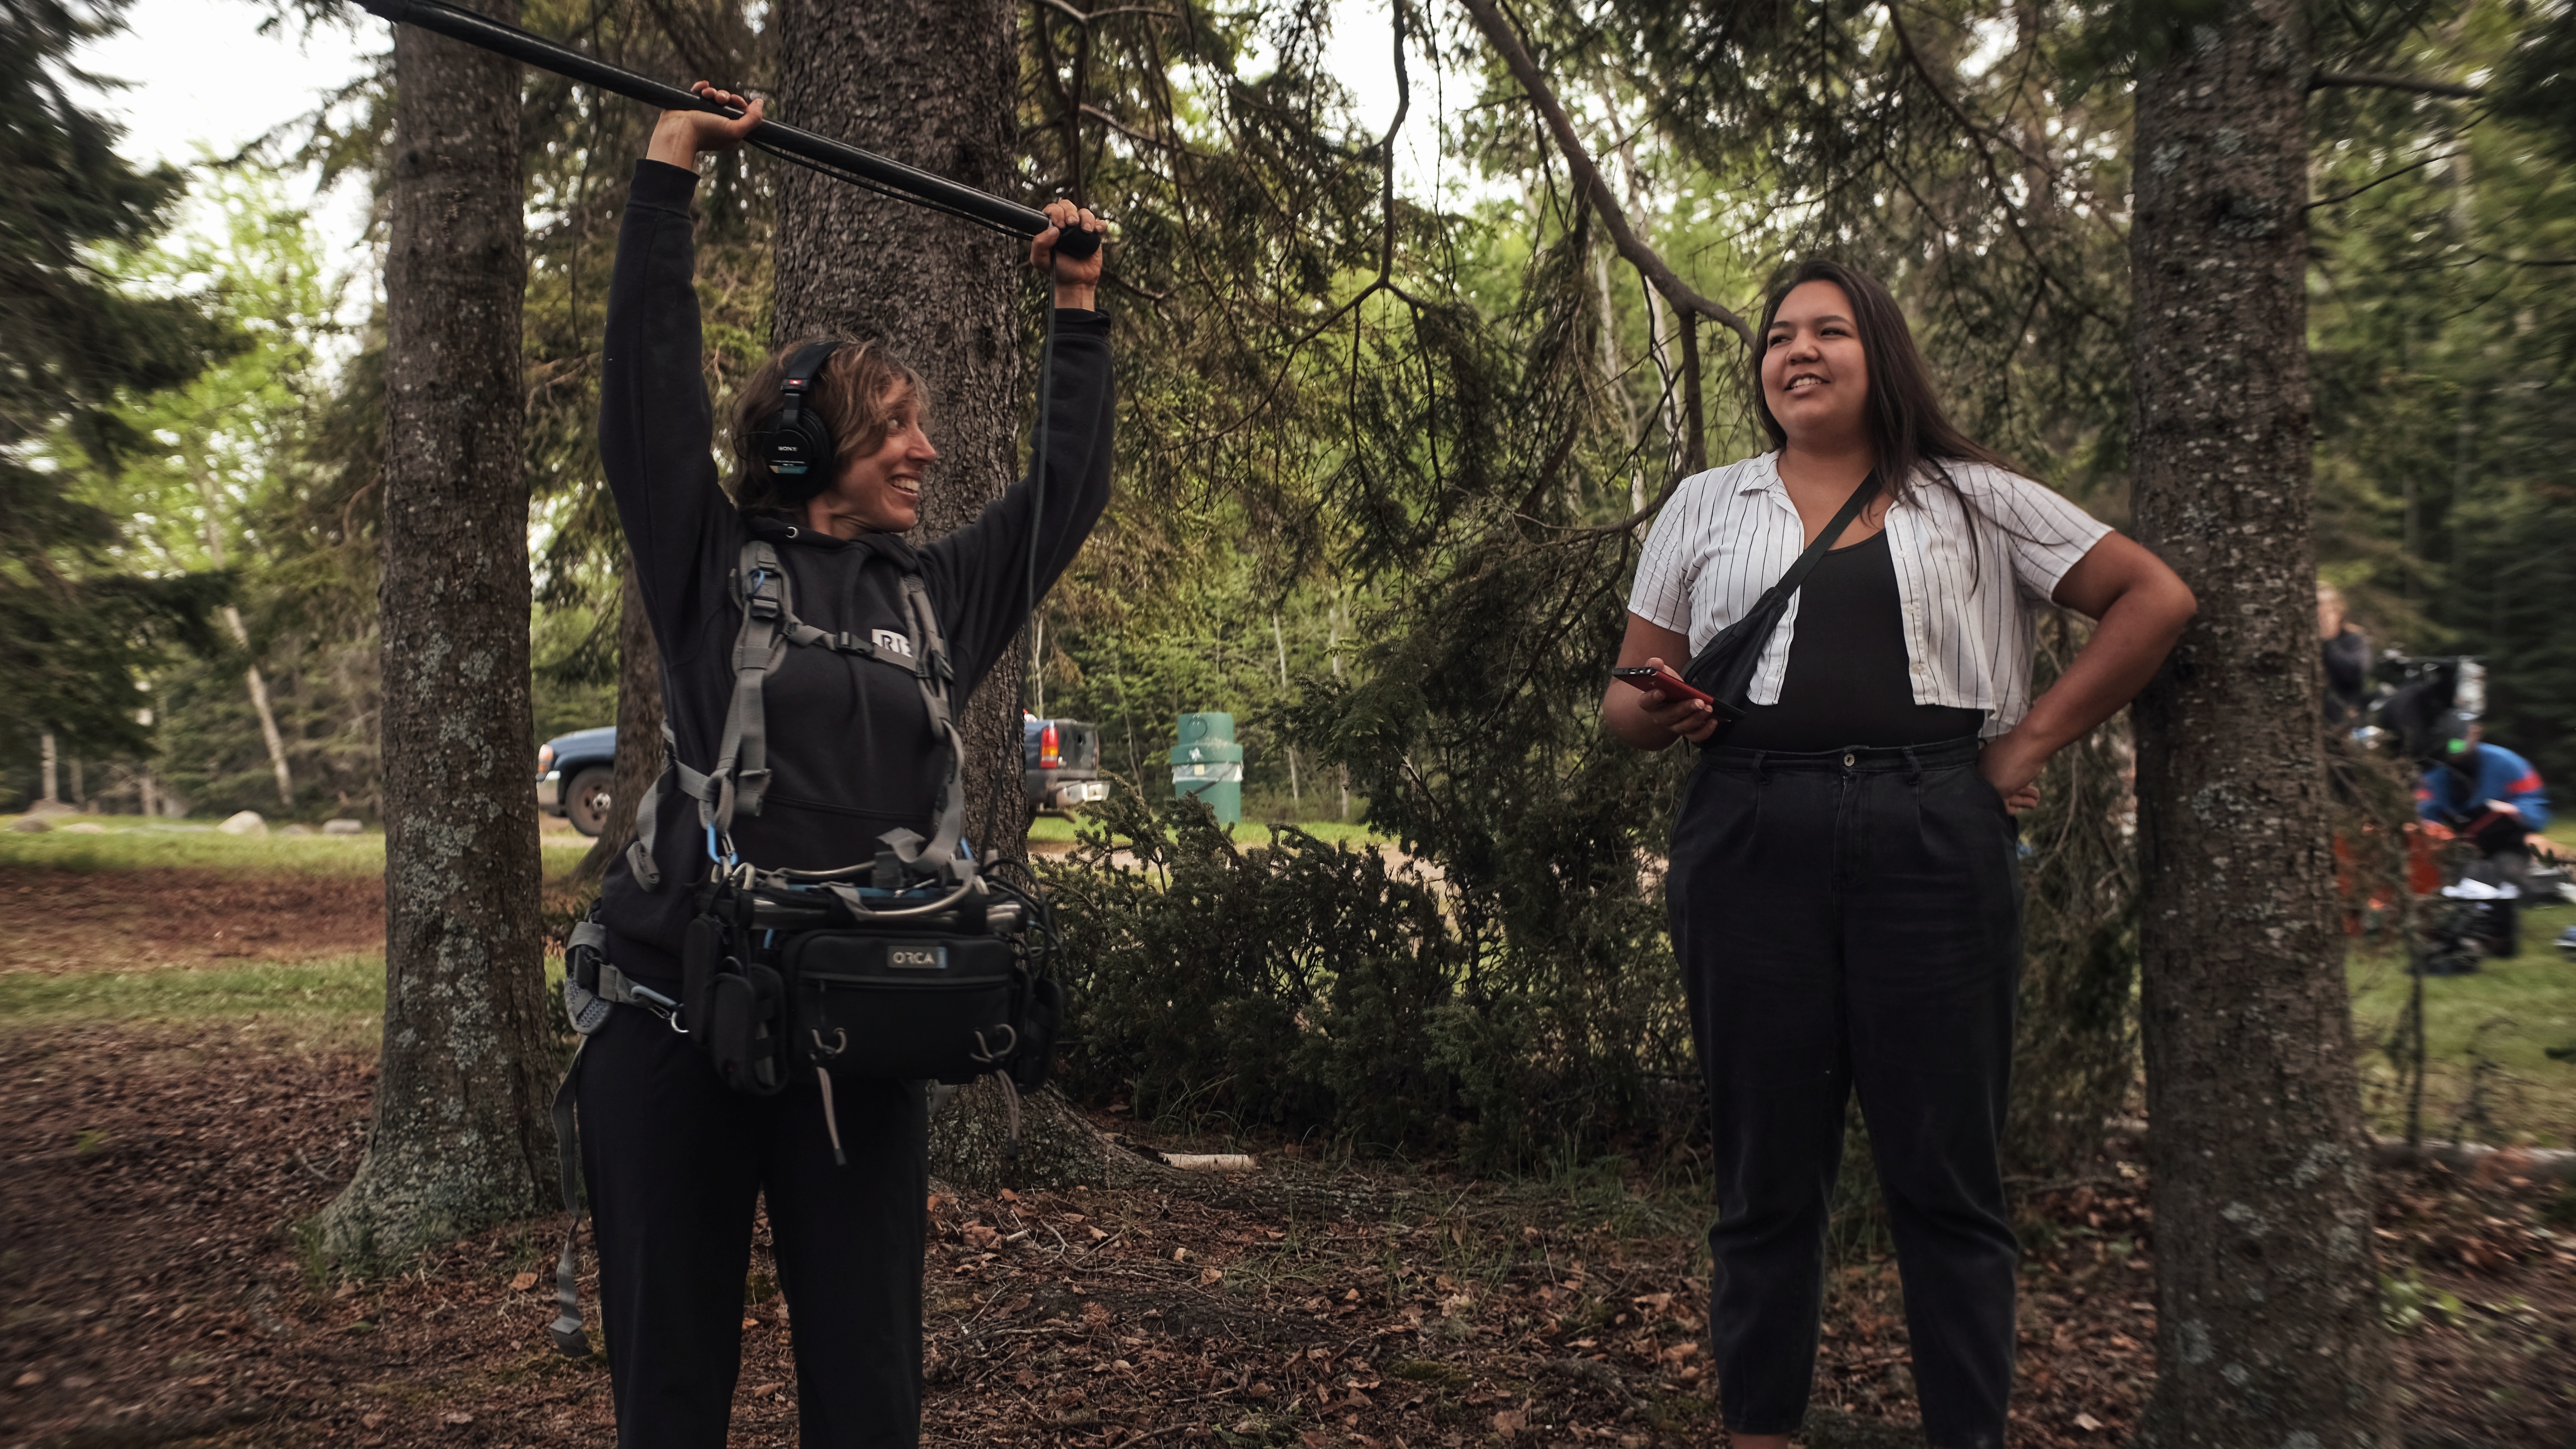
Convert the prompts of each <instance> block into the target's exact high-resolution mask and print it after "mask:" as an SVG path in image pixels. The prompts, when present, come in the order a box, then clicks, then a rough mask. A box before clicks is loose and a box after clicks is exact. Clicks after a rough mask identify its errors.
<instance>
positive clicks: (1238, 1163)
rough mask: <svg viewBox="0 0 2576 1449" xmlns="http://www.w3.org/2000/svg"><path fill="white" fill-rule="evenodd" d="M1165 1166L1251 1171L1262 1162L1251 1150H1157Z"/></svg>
mask: <svg viewBox="0 0 2576 1449" xmlns="http://www.w3.org/2000/svg"><path fill="white" fill-rule="evenodd" d="M1154 1155H1155V1156H1156V1157H1158V1158H1161V1159H1162V1162H1163V1165H1164V1166H1165V1167H1177V1168H1179V1169H1180V1170H1181V1171H1183V1172H1251V1171H1253V1170H1254V1169H1256V1168H1258V1167H1259V1166H1260V1165H1261V1164H1260V1163H1259V1162H1257V1161H1255V1160H1254V1159H1253V1156H1252V1154H1251V1153H1249V1152H1157V1153H1155V1154H1154Z"/></svg>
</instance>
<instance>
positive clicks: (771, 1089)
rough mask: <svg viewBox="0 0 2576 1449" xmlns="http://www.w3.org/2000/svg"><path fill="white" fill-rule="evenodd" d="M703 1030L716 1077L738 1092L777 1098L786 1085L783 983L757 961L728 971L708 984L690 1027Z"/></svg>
mask: <svg viewBox="0 0 2576 1449" xmlns="http://www.w3.org/2000/svg"><path fill="white" fill-rule="evenodd" d="M689 1030H690V1033H691V1034H692V1035H696V1034H698V1033H704V1034H705V1035H704V1041H705V1045H706V1049H707V1056H708V1058H709V1059H710V1060H712V1061H713V1062H714V1063H715V1068H716V1075H717V1076H719V1077H722V1078H723V1079H724V1084H725V1085H726V1086H728V1087H731V1088H733V1089H734V1090H735V1091H737V1092H749V1093H751V1094H752V1095H754V1096H759V1097H769V1096H775V1095H777V1093H778V1092H779V1091H780V1090H782V1089H783V1088H785V1087H786V1085H787V1078H788V1066H789V1064H788V1060H787V983H786V982H785V981H784V980H782V979H781V978H780V977H779V974H778V973H777V972H776V971H773V970H771V969H770V968H768V967H767V966H763V965H761V964H759V963H758V962H754V963H752V964H751V965H749V966H745V967H744V968H743V969H742V970H740V971H727V972H723V973H721V974H719V975H717V976H716V977H715V979H714V980H713V981H712V982H711V983H709V985H708V987H707V1007H706V1014H705V1015H704V1016H702V1017H700V1018H699V1019H698V1024H697V1025H695V1026H692V1027H691V1028H689Z"/></svg>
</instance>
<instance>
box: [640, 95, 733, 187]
mask: <svg viewBox="0 0 2576 1449" xmlns="http://www.w3.org/2000/svg"><path fill="white" fill-rule="evenodd" d="M689 89H690V90H692V91H695V92H696V93H697V94H698V96H699V98H700V99H702V100H710V101H714V102H715V103H717V104H718V105H725V106H737V107H740V108H741V110H742V115H741V116H739V117H728V116H719V115H717V114H716V113H715V112H713V111H664V112H663V113H662V119H661V121H660V122H658V123H657V124H656V125H655V126H654V127H653V144H652V145H651V146H650V147H649V148H647V149H646V151H645V152H644V155H645V157H646V158H647V159H649V160H654V161H660V162H664V163H666V164H668V165H672V166H683V167H689V168H692V169H694V168H695V167H696V166H697V164H698V153H699V152H701V151H730V150H732V149H733V148H735V147H736V146H739V145H741V144H742V138H743V137H745V136H748V135H750V134H751V128H752V127H754V126H757V125H759V124H760V111H761V104H760V102H759V101H756V100H745V99H744V98H743V97H741V96H738V95H735V94H734V93H733V92H731V91H720V90H717V89H716V88H715V87H714V86H713V85H711V84H709V83H708V82H706V81H700V82H698V83H697V84H696V85H693V86H691V87H689Z"/></svg>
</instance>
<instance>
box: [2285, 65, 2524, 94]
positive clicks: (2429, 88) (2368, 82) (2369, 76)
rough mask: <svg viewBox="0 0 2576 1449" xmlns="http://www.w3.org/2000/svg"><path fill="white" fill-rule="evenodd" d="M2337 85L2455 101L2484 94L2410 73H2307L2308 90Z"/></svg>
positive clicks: (2359, 71)
mask: <svg viewBox="0 0 2576 1449" xmlns="http://www.w3.org/2000/svg"><path fill="white" fill-rule="evenodd" d="M2337 87H2344V88H2350V89H2354V90H2379V91H2413V92H2415V93H2416V94H2417V95H2426V96H2445V97H2448V98H2450V99H2452V100H2455V101H2474V100H2478V99H2480V98H2482V97H2484V96H2485V95H2486V91H2485V90H2484V89H2483V88H2481V87H2478V86H2464V85H2456V84H2453V83H2452V82H2450V81H2437V80H2422V79H2419V78H2417V77H2415V76H2411V75H2388V74H2385V73H2383V72H2380V71H2368V70H2321V71H2317V72H2314V73H2313V74H2311V75H2310V76H2309V77H2308V89H2309V90H2310V91H2322V90H2331V89H2335V88H2337Z"/></svg>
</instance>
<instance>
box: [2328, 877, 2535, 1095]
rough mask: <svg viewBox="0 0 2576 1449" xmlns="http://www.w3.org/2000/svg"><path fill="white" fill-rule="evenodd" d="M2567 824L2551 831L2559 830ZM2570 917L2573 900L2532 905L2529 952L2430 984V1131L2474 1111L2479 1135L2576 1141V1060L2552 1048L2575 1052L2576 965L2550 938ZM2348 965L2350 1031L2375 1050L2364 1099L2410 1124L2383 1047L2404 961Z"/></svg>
mask: <svg viewBox="0 0 2576 1449" xmlns="http://www.w3.org/2000/svg"><path fill="white" fill-rule="evenodd" d="M2568 829H2569V827H2566V826H2560V827H2558V828H2556V829H2553V830H2551V831H2550V832H2549V833H2550V835H2551V836H2553V837H2558V836H2560V835H2561V833H2562V832H2563V831H2567V830H2568ZM2571 925H2576V906H2570V905H2564V904H2551V905H2546V906H2538V907H2527V908H2526V909H2525V910H2524V911H2523V913H2522V954H2521V955H2519V956H2515V957H2513V958H2512V959H2510V960H2502V961H2485V962H2481V963H2480V969H2479V970H2478V971H2477V972H2475V973H2474V974H2471V975H2468V976H2435V977H2431V978H2428V979H2427V980H2426V981H2425V982H2424V1038H2425V1056H2426V1071H2425V1088H2424V1130H2425V1132H2426V1133H2427V1134H2429V1135H2432V1136H2437V1137H2449V1136H2451V1135H2452V1132H2453V1129H2454V1127H2455V1126H2457V1125H2458V1124H2460V1123H2461V1122H2463V1121H2464V1120H2465V1121H2466V1122H2467V1124H2468V1130H2467V1135H2468V1136H2469V1137H2470V1138H2471V1139H2472V1140H2476V1141H2492V1142H2497V1143H2509V1142H2533V1143H2539V1144H2543V1145H2547V1146H2565V1145H2567V1144H2568V1143H2569V1142H2570V1141H2576V1061H2559V1060H2554V1059H2552V1058H2551V1057H2550V1056H2549V1055H2548V1053H2549V1052H2550V1051H2551V1049H2553V1048H2554V1049H2556V1050H2558V1051H2560V1052H2567V1051H2569V1050H2570V1049H2576V967H2571V965H2570V964H2569V963H2568V962H2567V961H2566V960H2565V959H2564V958H2562V957H2561V956H2560V955H2559V954H2558V951H2557V949H2556V948H2555V947H2554V946H2552V945H2551V944H2550V943H2551V942H2552V941H2554V940H2555V939H2556V938H2557V936H2558V933H2559V932H2561V931H2564V930H2566V929H2567V928H2568V927H2569V926H2571ZM2346 970H2347V972H2348V973H2349V979H2350V980H2351V983H2352V1020H2353V1034H2354V1036H2355V1037H2356V1038H2358V1040H2359V1041H2360V1044H2361V1045H2362V1047H2363V1048H2364V1050H2365V1052H2366V1055H2365V1056H2364V1057H2363V1058H2362V1064H2361V1065H2362V1099H2363V1105H2364V1107H2365V1109H2366V1110H2367V1111H2368V1113H2369V1115H2370V1119H2371V1126H2372V1127H2373V1128H2374V1129H2376V1130H2378V1131H2381V1132H2390V1133H2397V1132H2403V1131H2404V1130H2405V1126H2406V1103H2405V1101H2404V1100H2403V1099H2402V1097H2400V1095H2399V1094H2398V1092H2397V1077H2396V1073H2395V1070H2394V1068H2393V1067H2392V1066H2391V1065H2390V1063H2389V1060H2388V1058H2387V1056H2386V1054H2385V1053H2384V1052H2382V1051H2379V1050H2376V1048H2377V1047H2378V1045H2380V1044H2382V1043H2385V1042H2386V1041H2388V1039H2389V1037H2390V1035H2391V1033H2392V1032H2394V1030H2395V1029H2396V1026H2397V1021H2398V1018H2399V1015H2400V1014H2401V1013H2403V1012H2404V1011H2405V1009H2406V997H2407V989H2408V985H2409V983H2408V979H2407V975H2406V965H2405V960H2404V958H2403V957H2401V956H2398V955H2397V954H2395V953H2393V952H2391V953H2387V954H2384V955H2374V956H2364V955H2360V954H2358V953H2356V954H2355V955H2354V956H2353V957H2352V958H2351V960H2350V962H2349V963H2348V964H2347V967H2346ZM2481 1119H2483V1120H2481Z"/></svg>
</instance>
